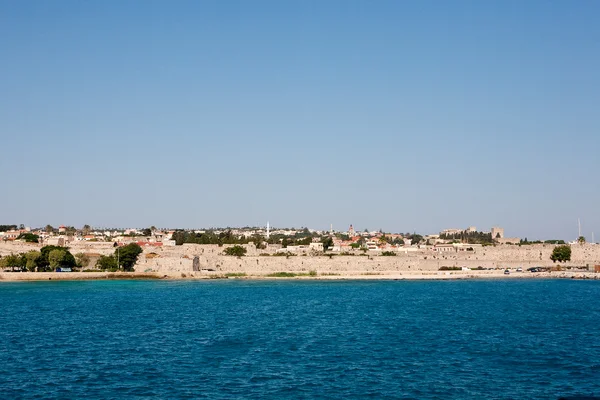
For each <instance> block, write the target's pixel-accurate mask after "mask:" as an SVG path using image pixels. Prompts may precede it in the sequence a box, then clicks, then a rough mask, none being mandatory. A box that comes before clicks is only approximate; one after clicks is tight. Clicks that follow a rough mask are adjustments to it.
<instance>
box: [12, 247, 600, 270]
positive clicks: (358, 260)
mask: <svg viewBox="0 0 600 400" xmlns="http://www.w3.org/2000/svg"><path fill="white" fill-rule="evenodd" d="M40 247H41V246H40V245H39V244H29V243H18V242H17V243H0V255H8V254H11V253H20V252H26V251H29V250H39V248H40ZM69 247H70V249H71V252H72V253H73V254H76V253H88V254H102V255H107V254H112V253H113V252H114V248H113V245H112V243H110V242H74V243H71V244H70V245H69ZM227 247H229V246H223V247H219V246H217V245H196V244H184V245H183V246H144V247H143V250H144V252H143V253H142V254H141V255H140V258H139V261H138V263H137V265H136V271H141V272H144V271H156V272H178V271H180V272H191V271H192V270H193V259H194V257H198V259H199V262H200V268H201V269H203V270H204V271H205V272H207V273H239V272H244V273H247V274H268V273H273V272H280V271H285V272H298V273H301V272H309V271H311V270H315V271H317V272H318V273H356V274H361V273H363V274H364V273H385V272H399V271H437V270H438V269H439V268H440V267H468V268H477V267H483V268H517V267H522V268H529V267H535V266H553V265H555V264H553V263H552V261H550V254H551V253H552V250H553V249H554V247H555V246H554V245H531V246H514V245H503V246H486V247H478V248H475V249H474V251H448V252H434V251H432V250H430V249H423V250H419V251H411V252H406V253H404V252H398V255H397V256H396V257H384V256H380V255H378V254H379V253H378V252H367V254H366V255H361V254H362V252H361V251H357V252H355V254H356V255H355V256H339V255H336V256H333V257H331V258H330V257H327V256H310V255H297V256H290V257H285V256H273V255H271V256H260V255H259V254H264V253H266V252H271V251H270V250H258V249H256V247H255V246H253V245H246V246H245V247H246V248H247V250H248V252H247V255H246V256H245V257H242V258H237V257H231V256H224V255H222V254H223V250H224V249H225V248H227ZM571 248H572V256H571V262H569V263H566V264H563V265H567V266H588V265H589V266H593V265H600V245H583V246H581V245H573V246H571ZM271 250H272V249H271ZM91 266H93V265H91ZM208 270H212V271H208Z"/></svg>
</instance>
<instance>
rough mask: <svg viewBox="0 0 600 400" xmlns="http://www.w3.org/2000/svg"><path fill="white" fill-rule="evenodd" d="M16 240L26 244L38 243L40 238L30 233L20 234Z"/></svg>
mask: <svg viewBox="0 0 600 400" xmlns="http://www.w3.org/2000/svg"><path fill="white" fill-rule="evenodd" d="M17 239H22V240H25V241H26V242H27V243H39V239H40V237H39V236H38V235H34V234H33V233H31V232H27V233H21V234H20V235H19V237H18V238H17Z"/></svg>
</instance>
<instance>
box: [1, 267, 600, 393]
mask: <svg viewBox="0 0 600 400" xmlns="http://www.w3.org/2000/svg"><path fill="white" fill-rule="evenodd" d="M0 350H1V351H0V398H3V399H13V398H70V399H72V398H84V397H85V398H96V399H106V398H115V399H118V398H165V399H185V398H206V399H230V398H253V399H259V398H260V399H284V398H293V399H313V398H319V399H326V398H337V399H363V398H378V399H379V398H390V399H392V398H414V399H468V398H472V399H522V398H536V399H557V398H559V397H560V396H573V395H588V396H591V395H596V396H600V282H598V281H568V280H498V281H425V282H423V281H420V282H417V281H414V282H409V281H295V280H291V281H249V280H232V279H230V280H221V281H87V282H37V283H0Z"/></svg>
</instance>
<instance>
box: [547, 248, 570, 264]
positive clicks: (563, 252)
mask: <svg viewBox="0 0 600 400" xmlns="http://www.w3.org/2000/svg"><path fill="white" fill-rule="evenodd" d="M550 259H551V260H552V262H557V261H558V262H565V261H571V246H569V245H560V246H556V247H555V248H554V250H552V254H551V255H550Z"/></svg>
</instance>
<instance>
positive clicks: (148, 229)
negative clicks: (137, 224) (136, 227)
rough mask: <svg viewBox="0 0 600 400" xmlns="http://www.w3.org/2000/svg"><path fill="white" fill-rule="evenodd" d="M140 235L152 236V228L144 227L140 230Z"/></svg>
mask: <svg viewBox="0 0 600 400" xmlns="http://www.w3.org/2000/svg"><path fill="white" fill-rule="evenodd" d="M142 235H144V236H152V229H150V228H146V229H143V230H142Z"/></svg>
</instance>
